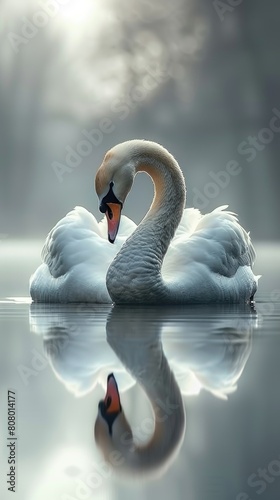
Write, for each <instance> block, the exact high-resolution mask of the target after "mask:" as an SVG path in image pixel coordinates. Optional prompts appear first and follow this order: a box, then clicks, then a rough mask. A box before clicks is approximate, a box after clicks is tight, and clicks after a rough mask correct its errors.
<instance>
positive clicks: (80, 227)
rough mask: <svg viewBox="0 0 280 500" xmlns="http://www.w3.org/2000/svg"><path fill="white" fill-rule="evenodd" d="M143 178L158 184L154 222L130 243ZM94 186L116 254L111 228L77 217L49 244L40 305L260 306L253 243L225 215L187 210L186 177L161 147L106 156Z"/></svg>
mask: <svg viewBox="0 0 280 500" xmlns="http://www.w3.org/2000/svg"><path fill="white" fill-rule="evenodd" d="M141 171H142V172H146V173H147V174H149V175H150V176H151V178H152V180H153V182H154V187H155V196H154V200H153V203H152V205H151V207H150V210H149V211H148V213H147V215H146V216H145V218H144V219H143V220H142V222H141V223H140V224H139V226H138V227H137V228H136V229H135V231H134V232H133V234H132V235H131V236H130V237H129V238H128V239H127V241H125V239H126V237H127V235H128V234H129V233H131V232H132V231H133V228H134V227H135V226H134V224H133V223H132V222H131V221H129V219H127V218H123V217H122V218H121V209H122V206H123V204H124V201H125V199H126V196H127V194H128V193H129V191H130V189H131V187H132V184H133V179H134V176H135V175H136V174H137V173H138V172H141ZM95 186H96V192H97V194H98V196H99V200H100V210H101V211H102V212H105V213H106V216H107V222H108V238H109V241H110V242H111V243H113V242H115V239H116V236H117V234H118V233H119V236H118V238H117V239H116V242H115V245H117V248H115V245H111V246H110V244H108V241H106V240H105V238H104V223H103V222H102V223H101V224H99V225H98V224H97V222H96V220H95V218H94V217H93V216H92V215H91V214H90V213H89V212H87V211H86V210H85V209H82V208H78V209H77V208H76V209H75V211H73V212H70V214H68V215H67V216H66V217H65V218H64V219H62V220H61V221H60V222H59V223H58V224H57V225H56V226H55V228H54V229H53V230H52V231H51V232H50V234H49V235H48V238H47V240H46V243H45V246H44V249H43V260H44V264H42V265H41V266H40V267H39V268H38V269H37V271H36V272H35V274H34V275H33V276H32V277H31V284H30V293H31V297H32V299H33V300H35V301H43V302H81V301H86V302H108V301H110V298H111V300H113V301H114V302H115V303H210V302H247V301H249V300H253V297H254V294H255V292H256V290H257V282H258V278H259V277H258V276H255V275H254V274H253V272H252V269H251V267H252V265H253V262H254V258H255V251H254V248H253V246H252V243H251V240H250V236H249V234H248V233H247V232H246V231H245V230H244V229H243V228H242V227H241V226H240V225H239V223H238V221H237V218H236V215H235V214H233V213H232V212H229V211H226V210H225V209H226V208H227V207H226V206H223V207H219V208H217V209H215V210H214V211H213V212H211V213H209V214H206V215H204V216H203V215H201V213H200V212H199V210H197V209H185V210H184V206H185V192H186V190H185V182H184V177H183V174H182V172H181V170H180V167H179V165H178V163H177V162H176V160H175V159H174V158H173V156H172V155H171V154H170V153H169V152H168V151H167V150H166V149H164V148H163V147H162V146H160V145H159V144H156V143H153V142H149V141H142V140H133V141H128V142H124V143H122V144H119V145H117V146H115V147H114V148H112V149H111V150H110V151H109V152H108V153H107V154H106V155H105V158H104V160H103V163H102V165H101V167H100V168H99V170H98V172H97V175H96V180H95ZM120 221H121V223H120ZM119 224H120V227H119ZM176 229H177V231H176ZM124 241H125V242H124ZM117 252H118V253H117ZM116 254H117V255H116ZM115 255H116V257H115ZM114 257H115V259H114V260H113V258H114ZM112 260H113V262H112ZM111 262H112V263H111ZM110 263H111V265H110ZM109 265H110V267H109ZM108 268H109V269H108ZM105 276H106V285H105ZM107 290H108V291H107ZM108 292H109V294H108Z"/></svg>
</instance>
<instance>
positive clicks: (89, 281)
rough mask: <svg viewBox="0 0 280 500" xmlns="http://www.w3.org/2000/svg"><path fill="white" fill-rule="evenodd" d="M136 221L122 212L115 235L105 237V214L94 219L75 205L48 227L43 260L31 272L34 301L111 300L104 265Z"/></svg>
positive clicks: (102, 301) (31, 288) (107, 265)
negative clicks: (54, 224) (110, 237)
mask: <svg viewBox="0 0 280 500" xmlns="http://www.w3.org/2000/svg"><path fill="white" fill-rule="evenodd" d="M135 228H136V225H135V224H134V222H132V221H131V220H130V219H129V218H128V217H125V216H123V217H122V218H121V223H120V227H119V233H118V237H117V239H116V241H115V244H114V245H112V244H111V243H109V241H108V239H107V223H106V218H105V217H104V219H102V221H101V222H99V223H98V222H97V221H96V219H95V217H94V216H93V215H92V214H91V213H90V212H88V211H87V210H86V209H85V208H83V207H75V209H74V210H72V211H71V212H69V213H68V214H67V215H66V216H65V217H64V218H63V219H61V220H60V221H59V222H58V223H57V224H56V226H55V227H54V228H53V229H52V230H51V231H50V233H49V234H48V236H47V239H46V242H45V244H44V247H43V250H42V260H43V263H42V264H41V266H40V267H39V268H38V269H37V270H36V272H35V273H34V274H33V276H31V279H30V293H31V297H32V298H33V300H35V301H37V302H97V303H98V302H99V303H106V302H109V303H110V302H112V300H111V299H110V296H109V294H108V291H107V288H106V283H105V277H106V273H107V269H108V267H109V265H110V264H111V262H112V261H113V259H114V257H115V255H116V254H117V253H118V251H119V250H120V248H121V246H122V245H123V243H124V241H125V240H126V238H127V237H128V236H129V235H130V234H131V233H132V232H133V231H134V229H135Z"/></svg>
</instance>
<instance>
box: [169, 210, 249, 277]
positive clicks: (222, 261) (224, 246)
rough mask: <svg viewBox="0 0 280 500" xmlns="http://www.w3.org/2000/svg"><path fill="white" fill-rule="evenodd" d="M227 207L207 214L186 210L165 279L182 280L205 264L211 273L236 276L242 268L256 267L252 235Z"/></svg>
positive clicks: (170, 249)
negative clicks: (197, 266)
mask: <svg viewBox="0 0 280 500" xmlns="http://www.w3.org/2000/svg"><path fill="white" fill-rule="evenodd" d="M226 208H227V206H222V207H219V208H216V209H215V210H213V212H210V213H209V214H206V215H201V214H200V212H199V211H198V210H196V209H186V210H185V211H184V214H183V218H182V222H181V224H180V226H179V228H178V229H179V231H177V232H176V234H175V236H174V238H173V240H172V242H171V244H170V247H169V249H168V252H167V254H166V257H165V260H164V264H163V275H164V277H167V278H168V277H169V278H170V279H171V277H172V278H174V277H175V276H174V275H177V277H181V278H182V275H185V274H186V273H187V272H190V271H191V269H192V268H193V267H194V266H195V264H202V265H203V266H205V267H206V268H207V269H208V271H209V272H211V273H217V274H219V275H220V276H225V277H232V276H233V275H234V274H235V273H236V271H237V269H238V268H239V267H240V266H250V267H251V266H252V265H253V263H254V260H255V250H254V248H253V245H252V243H251V240H250V236H249V233H247V232H246V231H245V230H244V229H243V228H242V227H241V226H240V224H239V223H238V220H237V216H236V215H235V214H234V213H232V212H229V211H227V210H225V209H226ZM184 228H185V231H184ZM178 274H179V276H178Z"/></svg>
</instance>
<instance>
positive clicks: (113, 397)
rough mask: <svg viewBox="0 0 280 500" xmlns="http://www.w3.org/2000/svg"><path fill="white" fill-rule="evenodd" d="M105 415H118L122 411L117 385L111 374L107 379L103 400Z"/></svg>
mask: <svg viewBox="0 0 280 500" xmlns="http://www.w3.org/2000/svg"><path fill="white" fill-rule="evenodd" d="M104 404H105V408H106V413H119V412H120V411H121V409H122V407H121V401H120V395H119V390H118V385H117V382H116V379H115V377H114V375H113V373H110V375H108V378H107V392H106V396H105V399H104Z"/></svg>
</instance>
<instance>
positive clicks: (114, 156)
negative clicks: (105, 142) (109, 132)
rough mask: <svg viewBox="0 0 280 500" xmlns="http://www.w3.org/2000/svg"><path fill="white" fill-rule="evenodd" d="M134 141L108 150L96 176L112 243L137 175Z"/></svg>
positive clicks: (97, 190)
mask: <svg viewBox="0 0 280 500" xmlns="http://www.w3.org/2000/svg"><path fill="white" fill-rule="evenodd" d="M132 142H134V141H128V142H124V143H122V144H118V145H117V146H115V147H114V148H112V149H111V150H110V151H108V152H107V153H106V155H105V157H104V160H103V162H102V165H101V166H100V167H99V169H98V171H97V174H96V177H95V190H96V193H97V196H98V198H99V209H100V211H101V212H103V213H105V214H106V217H107V221H108V239H109V241H110V242H111V243H114V241H115V239H116V236H117V233H118V228H119V223H120V218H121V210H122V207H123V204H124V202H125V199H126V197H127V195H128V193H129V191H130V189H131V186H132V184H133V178H134V175H135V162H134V159H133V149H132V148H131V143H132Z"/></svg>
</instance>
